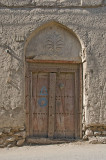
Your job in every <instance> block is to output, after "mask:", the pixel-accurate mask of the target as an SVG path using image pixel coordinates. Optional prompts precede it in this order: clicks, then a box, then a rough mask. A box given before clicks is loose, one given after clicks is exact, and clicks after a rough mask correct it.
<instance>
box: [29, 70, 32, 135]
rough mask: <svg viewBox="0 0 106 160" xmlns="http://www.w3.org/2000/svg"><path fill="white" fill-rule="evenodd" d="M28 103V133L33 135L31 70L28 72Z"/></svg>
mask: <svg viewBox="0 0 106 160" xmlns="http://www.w3.org/2000/svg"><path fill="white" fill-rule="evenodd" d="M29 79H30V84H29V85H30V92H29V94H30V105H29V125H30V130H29V131H30V132H29V135H30V136H33V105H32V72H31V73H30V78H29Z"/></svg>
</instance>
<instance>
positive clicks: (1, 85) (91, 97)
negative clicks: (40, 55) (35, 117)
mask: <svg viewBox="0 0 106 160" xmlns="http://www.w3.org/2000/svg"><path fill="white" fill-rule="evenodd" d="M49 21H55V22H58V23H60V24H62V25H64V26H66V27H68V28H69V29H71V30H72V31H73V32H74V33H75V34H76V35H77V36H78V37H79V40H80V42H81V44H82V55H81V59H82V64H83V104H82V110H83V112H82V137H83V139H85V140H87V139H89V140H90V143H106V0H21V1H19V0H1V1H0V147H5V146H9V147H10V146H14V145H17V146H21V145H23V144H24V143H25V138H26V128H25V126H26V108H25V91H24V90H25V87H24V86H25V55H24V46H25V43H26V39H27V38H28V36H29V35H30V34H31V33H32V32H33V31H34V30H35V29H36V28H38V27H40V26H41V25H43V24H44V23H47V22H49Z"/></svg>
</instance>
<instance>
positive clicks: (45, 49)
mask: <svg viewBox="0 0 106 160" xmlns="http://www.w3.org/2000/svg"><path fill="white" fill-rule="evenodd" d="M24 51H25V57H26V58H27V59H29V58H31V59H35V60H66V61H67V60H68V61H75V62H81V54H82V53H81V52H82V47H81V43H80V41H79V39H78V37H77V35H76V34H75V33H74V32H73V31H72V30H71V29H69V28H67V27H65V26H64V25H62V24H60V23H58V22H55V21H52V22H48V23H46V24H43V25H42V26H40V27H38V28H37V29H35V30H34V31H33V32H32V34H31V35H30V36H29V37H28V39H27V41H26V44H25V49H24Z"/></svg>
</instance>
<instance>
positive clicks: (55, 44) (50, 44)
mask: <svg viewBox="0 0 106 160" xmlns="http://www.w3.org/2000/svg"><path fill="white" fill-rule="evenodd" d="M62 48H63V37H62V36H61V35H60V34H59V33H56V32H53V33H50V34H48V35H47V38H46V50H47V51H48V53H49V54H56V53H59V52H60V51H61V50H62Z"/></svg>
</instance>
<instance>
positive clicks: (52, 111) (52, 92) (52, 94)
mask: <svg viewBox="0 0 106 160" xmlns="http://www.w3.org/2000/svg"><path fill="white" fill-rule="evenodd" d="M49 80H50V81H49V87H50V89H49V126H48V137H53V136H54V123H55V87H56V73H50V79H49Z"/></svg>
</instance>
